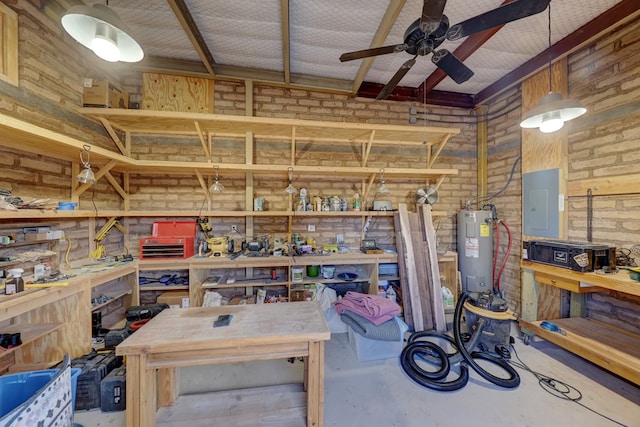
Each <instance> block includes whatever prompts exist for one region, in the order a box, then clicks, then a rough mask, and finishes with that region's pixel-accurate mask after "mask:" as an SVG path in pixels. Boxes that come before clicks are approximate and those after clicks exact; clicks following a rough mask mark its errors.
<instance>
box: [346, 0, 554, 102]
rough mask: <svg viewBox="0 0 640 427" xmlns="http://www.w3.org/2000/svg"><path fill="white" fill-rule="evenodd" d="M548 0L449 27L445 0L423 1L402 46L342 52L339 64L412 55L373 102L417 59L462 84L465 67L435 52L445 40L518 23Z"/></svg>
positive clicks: (524, 1)
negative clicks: (427, 60) (422, 58)
mask: <svg viewBox="0 0 640 427" xmlns="http://www.w3.org/2000/svg"><path fill="white" fill-rule="evenodd" d="M550 2H551V0H516V1H513V2H511V3H508V4H505V5H503V6H500V7H498V8H496V9H493V10H490V11H488V12H485V13H482V14H480V15H477V16H474V17H473V18H470V19H467V20H466V21H462V22H460V23H458V24H455V25H452V26H449V18H447V16H446V15H444V9H445V6H446V4H447V0H424V4H423V6H422V16H421V17H420V18H419V19H417V20H415V21H414V22H413V23H412V24H411V25H410V26H409V28H407V30H406V31H405V33H404V43H401V44H395V45H389V46H382V47H374V48H371V49H364V50H357V51H355V52H347V53H343V54H342V55H341V56H340V61H341V62H345V61H352V60H354V59H362V58H369V57H372V56H379V55H386V54H389V53H397V52H407V53H408V54H410V55H413V58H412V59H409V60H408V61H406V62H405V63H404V64H402V66H401V67H400V69H399V70H398V71H396V73H395V74H394V76H393V77H392V78H391V80H389V82H388V83H387V84H386V86H385V87H384V88H383V89H382V91H380V93H379V94H378V96H377V97H376V99H385V98H386V97H387V96H389V94H390V93H391V92H392V91H393V89H394V88H395V87H396V86H397V85H398V83H400V80H402V78H403V77H404V76H405V75H406V74H407V73H408V72H409V70H410V69H411V67H413V65H414V64H415V63H416V58H417V57H418V56H425V55H428V54H430V53H431V54H432V55H431V61H432V62H433V63H434V64H435V65H436V66H437V67H438V68H440V69H441V70H442V71H444V72H445V73H446V74H447V75H448V76H449V77H451V78H452V79H453V80H454V81H455V82H456V83H458V84H460V83H464V82H466V81H467V80H469V79H470V78H471V76H473V71H471V70H470V69H469V68H468V67H467V66H466V65H464V64H463V63H462V61H460V60H459V59H458V58H456V57H455V56H454V55H453V54H452V53H451V52H449V51H448V50H447V49H440V50H436V49H437V48H438V47H439V46H440V45H441V44H442V43H443V42H444V41H445V40H458V39H460V38H462V37H466V36H468V35H471V34H475V33H479V32H481V31H484V30H488V29H490V28H494V27H497V26H500V25H504V24H507V23H509V22H513V21H517V20H518V19H522V18H526V17H528V16H532V15H535V14H537V13H540V12H542V11H543V10H545V9H546V8H547V6H548V5H549V3H550Z"/></svg>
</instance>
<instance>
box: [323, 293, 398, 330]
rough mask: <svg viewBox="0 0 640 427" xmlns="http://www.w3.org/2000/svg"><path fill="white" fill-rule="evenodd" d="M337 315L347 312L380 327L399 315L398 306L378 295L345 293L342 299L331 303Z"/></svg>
mask: <svg viewBox="0 0 640 427" xmlns="http://www.w3.org/2000/svg"><path fill="white" fill-rule="evenodd" d="M333 305H334V306H335V308H336V311H337V312H338V314H342V312H343V311H344V310H349V311H352V312H354V313H357V314H359V315H360V316H362V317H364V318H366V319H367V320H370V321H371V322H372V323H373V324H374V325H380V324H382V323H384V322H386V321H387V320H390V319H393V318H394V317H395V316H397V315H399V314H400V306H399V305H398V304H396V303H395V302H393V301H391V300H389V299H386V298H384V297H381V296H379V295H369V294H361V293H359V292H347V294H346V295H345V296H344V298H342V299H340V300H338V301H336V302H334V303H333Z"/></svg>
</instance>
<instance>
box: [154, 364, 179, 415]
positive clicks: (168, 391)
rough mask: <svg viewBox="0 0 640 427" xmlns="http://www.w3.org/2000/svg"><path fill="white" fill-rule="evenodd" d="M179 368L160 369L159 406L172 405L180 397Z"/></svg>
mask: <svg viewBox="0 0 640 427" xmlns="http://www.w3.org/2000/svg"><path fill="white" fill-rule="evenodd" d="M178 372H179V371H178V368H162V369H158V406H171V405H173V404H175V403H176V399H177V398H178Z"/></svg>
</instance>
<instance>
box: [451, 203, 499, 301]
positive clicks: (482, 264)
mask: <svg viewBox="0 0 640 427" xmlns="http://www.w3.org/2000/svg"><path fill="white" fill-rule="evenodd" d="M457 219H458V229H457V235H458V239H457V240H458V269H459V270H460V276H461V277H462V291H463V292H486V291H490V290H492V289H493V285H492V283H491V281H492V270H493V250H494V246H493V233H494V227H493V223H492V213H491V211H490V210H481V211H473V210H463V211H460V212H458V215H457Z"/></svg>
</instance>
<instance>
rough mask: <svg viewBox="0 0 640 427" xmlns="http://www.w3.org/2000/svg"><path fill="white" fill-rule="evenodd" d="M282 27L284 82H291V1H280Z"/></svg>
mask: <svg viewBox="0 0 640 427" xmlns="http://www.w3.org/2000/svg"><path fill="white" fill-rule="evenodd" d="M280 25H281V29H280V31H281V33H282V67H283V70H284V82H285V83H289V82H290V81H291V33H290V29H289V0H280Z"/></svg>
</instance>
